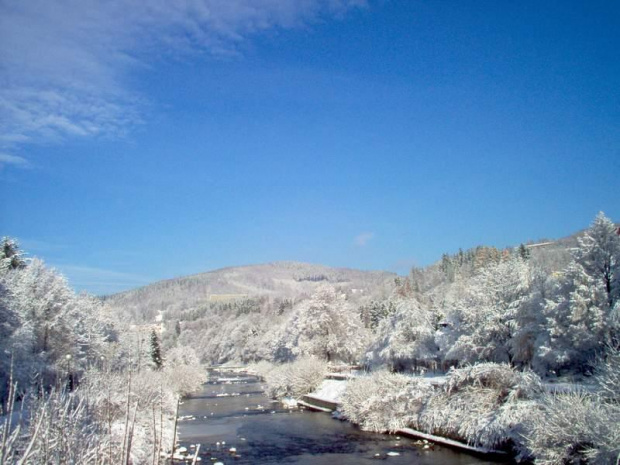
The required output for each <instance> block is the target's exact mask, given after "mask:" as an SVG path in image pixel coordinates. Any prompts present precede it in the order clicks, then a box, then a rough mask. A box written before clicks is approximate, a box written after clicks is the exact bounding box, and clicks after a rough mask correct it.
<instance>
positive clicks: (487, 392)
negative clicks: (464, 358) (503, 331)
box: [342, 363, 542, 457]
mask: <svg viewBox="0 0 620 465" xmlns="http://www.w3.org/2000/svg"><path fill="white" fill-rule="evenodd" d="M541 393H542V386H541V384H540V380H539V379H538V377H537V376H536V375H535V374H533V373H531V372H518V371H516V370H513V369H511V368H510V367H509V366H508V365H504V364H495V363H483V364H478V365H474V366H471V367H466V368H462V369H458V370H453V371H451V372H450V373H449V374H448V377H447V380H446V383H445V384H444V385H439V386H433V385H431V384H430V382H429V381H428V380H426V379H424V378H410V377H407V376H404V375H397V374H392V373H387V372H378V373H375V374H373V375H370V376H368V377H363V378H358V379H356V380H353V381H352V382H351V383H350V385H349V387H348V389H347V391H346V393H345V395H344V397H343V402H342V413H343V415H344V416H345V417H346V418H347V419H349V420H350V421H352V422H354V423H357V424H359V425H360V426H361V427H362V428H363V429H366V430H371V431H396V430H398V429H400V428H403V427H410V428H413V429H416V430H419V431H422V432H425V433H430V434H436V435H439V436H443V437H447V438H451V439H456V440H459V441H462V442H465V443H468V444H470V445H474V446H479V447H485V448H490V449H507V448H514V449H516V452H517V453H518V454H519V456H520V457H525V456H528V455H529V452H528V451H527V449H526V447H525V445H524V438H523V434H524V432H525V428H526V421H527V419H528V416H529V415H530V414H531V413H532V409H537V408H538V407H537V403H536V400H535V399H536V398H538V397H539V396H540V395H541Z"/></svg>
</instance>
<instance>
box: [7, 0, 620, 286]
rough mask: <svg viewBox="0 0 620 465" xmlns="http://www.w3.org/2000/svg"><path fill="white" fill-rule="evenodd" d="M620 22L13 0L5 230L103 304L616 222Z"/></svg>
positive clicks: (458, 12) (468, 5)
mask: <svg viewBox="0 0 620 465" xmlns="http://www.w3.org/2000/svg"><path fill="white" fill-rule="evenodd" d="M619 25H620V4H618V3H617V2H611V1H588V2H584V1H575V2H571V1H557V2H553V1H549V2H534V1H523V2H497V1H462V2H450V1H427V2H421V1H414V0H409V1H405V0H402V1H396V0H395V1H381V0H368V1H359V0H300V1H296V2H293V1H284V0H280V1H278V0H211V1H209V0H190V1H181V0H168V1H164V0H152V1H148V2H143V1H137V0H135V1H133V0H110V1H109V2H99V1H96V0H82V1H78V0H54V1H51V2H50V1H43V0H33V1H31V2H23V1H19V0H4V1H3V2H2V3H0V131H1V132H0V195H1V199H0V200H1V203H0V234H1V235H10V236H14V237H17V238H18V239H19V240H20V241H21V243H22V246H23V247H24V248H25V249H26V250H27V251H28V252H29V253H30V254H31V255H32V256H38V257H40V258H42V259H44V260H45V261H46V262H47V263H49V264H50V265H53V266H55V267H57V268H58V269H59V270H61V271H62V272H63V273H65V274H66V275H67V276H68V278H69V280H70V282H71V284H72V285H74V286H75V287H76V288H77V289H80V290H81V289H84V290H88V291H90V292H94V293H98V294H103V293H111V292H115V291H119V290H123V289H128V288H132V287H136V286H140V285H143V284H146V283H149V282H152V281H156V280H159V279H164V278H171V277H175V276H180V275H187V274H192V273H198V272H202V271H207V270H210V269H215V268H220V267H224V266H232V265H242V264H249V263H261V262H269V261H276V260H297V261H307V262H314V263H323V264H327V265H332V266H346V267H355V268H362V269H387V270H393V271H397V272H399V273H406V272H407V271H408V269H409V268H410V267H411V266H412V265H418V266H422V265H426V264H429V263H432V262H433V261H435V260H437V259H438V258H440V256H441V254H442V253H443V252H454V251H456V250H458V248H459V247H462V248H469V247H473V246H476V245H479V244H487V245H494V246H497V247H504V246H509V245H518V244H519V243H520V242H522V241H526V240H528V239H538V238H554V237H562V236H565V235H568V234H571V233H573V232H575V231H576V230H579V229H582V228H584V227H586V226H587V225H588V224H589V223H590V222H591V221H592V219H593V218H594V216H595V215H596V213H597V212H598V211H600V210H602V211H604V212H605V213H606V214H607V215H608V216H609V217H611V218H612V219H614V220H615V221H618V220H620V202H619V201H618V200H619V198H620V197H619V195H618V179H619V175H620V90H619V89H620V47H618V44H620V27H619Z"/></svg>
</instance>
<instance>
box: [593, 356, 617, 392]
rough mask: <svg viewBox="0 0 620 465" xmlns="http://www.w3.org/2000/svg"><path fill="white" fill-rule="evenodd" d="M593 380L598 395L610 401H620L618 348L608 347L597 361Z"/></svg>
mask: <svg viewBox="0 0 620 465" xmlns="http://www.w3.org/2000/svg"><path fill="white" fill-rule="evenodd" d="M594 373H595V380H596V383H597V387H598V391H599V395H600V396H601V397H603V398H604V399H605V400H608V401H611V402H619V401H620V348H616V347H609V348H608V349H607V352H606V354H605V355H604V356H603V357H602V358H601V359H600V361H599V362H598V363H597V365H596V367H595V369H594Z"/></svg>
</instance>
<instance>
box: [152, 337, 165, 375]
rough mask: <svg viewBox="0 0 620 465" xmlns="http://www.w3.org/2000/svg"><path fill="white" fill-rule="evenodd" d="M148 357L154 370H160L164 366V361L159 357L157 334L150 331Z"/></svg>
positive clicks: (159, 348)
mask: <svg viewBox="0 0 620 465" xmlns="http://www.w3.org/2000/svg"><path fill="white" fill-rule="evenodd" d="M150 355H151V362H152V363H153V367H154V368H155V369H156V370H160V369H161V367H162V366H163V364H164V360H163V358H162V355H161V347H160V344H159V337H157V333H156V332H155V330H152V331H151V336H150Z"/></svg>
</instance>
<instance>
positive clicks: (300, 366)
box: [265, 357, 327, 399]
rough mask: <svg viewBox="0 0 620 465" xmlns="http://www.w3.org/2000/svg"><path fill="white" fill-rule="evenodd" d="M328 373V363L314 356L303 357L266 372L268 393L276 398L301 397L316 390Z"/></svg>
mask: <svg viewBox="0 0 620 465" xmlns="http://www.w3.org/2000/svg"><path fill="white" fill-rule="evenodd" d="M326 374H327V364H326V363H325V362H324V361H322V360H319V359H317V358H314V357H303V358H300V359H298V360H296V361H294V362H291V363H285V364H282V365H279V366H276V367H275V368H274V369H273V370H271V371H269V372H267V373H266V374H265V381H266V383H267V393H268V395H269V396H271V397H273V398H274V399H281V398H283V397H293V398H296V399H297V398H300V397H301V396H303V395H305V394H308V393H309V392H312V391H314V390H315V389H316V388H317V387H318V386H319V385H320V384H321V382H322V381H323V379H324V378H325V375H326Z"/></svg>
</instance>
